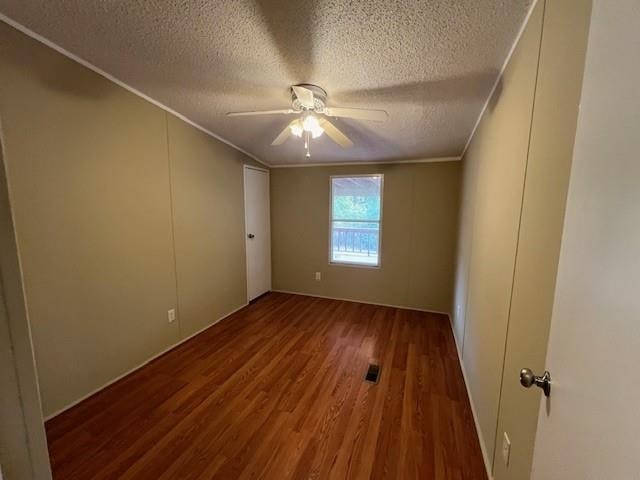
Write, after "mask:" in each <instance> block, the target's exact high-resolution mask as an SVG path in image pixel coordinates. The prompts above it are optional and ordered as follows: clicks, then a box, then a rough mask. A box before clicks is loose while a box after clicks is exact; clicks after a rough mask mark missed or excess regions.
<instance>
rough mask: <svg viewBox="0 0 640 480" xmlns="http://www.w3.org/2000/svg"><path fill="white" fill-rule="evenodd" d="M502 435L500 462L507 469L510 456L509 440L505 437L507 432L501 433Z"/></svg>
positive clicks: (507, 436)
mask: <svg viewBox="0 0 640 480" xmlns="http://www.w3.org/2000/svg"><path fill="white" fill-rule="evenodd" d="M502 435H503V436H502V460H503V461H504V464H505V465H506V466H507V467H508V466H509V455H511V440H509V435H507V432H502Z"/></svg>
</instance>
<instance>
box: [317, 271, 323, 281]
mask: <svg viewBox="0 0 640 480" xmlns="http://www.w3.org/2000/svg"><path fill="white" fill-rule="evenodd" d="M316 280H318V281H320V280H322V274H321V273H320V272H316Z"/></svg>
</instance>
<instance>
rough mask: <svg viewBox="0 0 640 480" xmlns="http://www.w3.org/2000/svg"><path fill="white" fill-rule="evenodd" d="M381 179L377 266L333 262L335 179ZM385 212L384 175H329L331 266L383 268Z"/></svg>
mask: <svg viewBox="0 0 640 480" xmlns="http://www.w3.org/2000/svg"><path fill="white" fill-rule="evenodd" d="M358 177H380V219H379V220H378V225H379V227H378V263H377V264H375V265H372V264H365V263H355V262H340V261H335V260H333V222H334V220H333V179H334V178H358ZM383 212H384V173H354V174H351V175H348V174H345V175H329V235H328V239H329V266H334V267H353V268H373V269H379V268H382V219H383Z"/></svg>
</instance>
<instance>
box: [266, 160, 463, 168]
mask: <svg viewBox="0 0 640 480" xmlns="http://www.w3.org/2000/svg"><path fill="white" fill-rule="evenodd" d="M460 160H462V157H433V158H420V159H416V160H384V161H380V162H358V161H354V162H326V163H290V164H286V165H277V164H275V165H271V168H305V167H355V166H358V165H398V164H406V163H438V162H459V161H460Z"/></svg>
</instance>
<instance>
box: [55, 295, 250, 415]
mask: <svg viewBox="0 0 640 480" xmlns="http://www.w3.org/2000/svg"><path fill="white" fill-rule="evenodd" d="M247 305H248V303H246V304H244V305H241V306H240V307H238V308H236V309H235V310H232V311H230V312H229V313H227V314H225V315H223V316H221V317H220V318H218V319H217V320H214V321H213V322H211V323H210V324H209V325H207V326H206V327H202V328H201V329H200V330H198V331H197V332H194V333H192V334H191V335H189V336H188V337H185V338H183V339H181V340H179V341H178V342H176V343H174V344H173V345H171V346H169V347H167V348H165V349H164V350H162V351H161V352H159V353H156V354H155V355H153V356H152V357H150V358H148V359H147V360H145V361H144V362H142V363H141V364H139V365H137V366H135V367H133V368H132V369H130V370H128V371H126V372H125V373H123V374H122V375H118V376H117V377H116V378H114V379H113V380H109V381H108V382H107V383H105V384H104V385H102V386H100V387H98V388H96V389H95V390H92V391H91V392H89V393H87V394H86V395H84V396H83V397H81V398H79V399H78V400H75V401H74V402H72V403H70V404H69V405H66V406H64V407H62V408H61V409H60V410H57V411H55V412H54V413H52V414H50V415H47V416H46V417H44V421H45V422H47V421H49V420H51V419H52V418H54V417H57V416H58V415H60V414H61V413H63V412H65V411H67V410H69V409H70V408H72V407H75V406H76V405H78V404H79V403H81V402H83V401H85V400H86V399H87V398H89V397H91V396H93V395H95V394H96V393H98V392H99V391H101V390H104V389H105V388H107V387H109V386H110V385H113V384H114V383H116V382H117V381H118V380H122V379H123V378H124V377H126V376H127V375H130V374H132V373H133V372H135V371H136V370H139V369H140V368H142V367H144V366H145V365H147V364H148V363H151V362H152V361H154V360H155V359H156V358H159V357H161V356H162V355H164V354H165V353H169V352H170V351H171V350H173V349H174V348H176V347H178V346H180V345H182V344H183V343H185V342H186V341H188V340H191V339H192V338H193V337H195V336H196V335H199V334H201V333H202V332H204V331H205V330H207V329H209V328H211V327H213V326H214V325H215V324H216V323H218V322H220V321H222V320H224V319H225V318H227V317H230V316H231V315H233V314H234V313H236V312H238V311H240V310H242V309H243V308H244V307H246V306H247Z"/></svg>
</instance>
